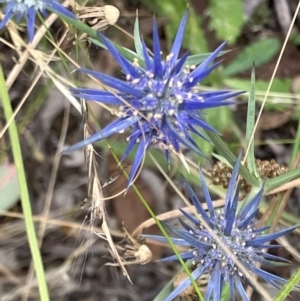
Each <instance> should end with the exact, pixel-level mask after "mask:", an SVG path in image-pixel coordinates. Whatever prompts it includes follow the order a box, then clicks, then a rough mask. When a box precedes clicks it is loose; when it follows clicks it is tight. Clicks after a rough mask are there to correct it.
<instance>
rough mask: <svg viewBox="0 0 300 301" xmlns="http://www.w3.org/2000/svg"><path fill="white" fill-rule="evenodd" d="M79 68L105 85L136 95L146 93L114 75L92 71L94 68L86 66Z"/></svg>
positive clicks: (141, 95) (139, 95)
mask: <svg viewBox="0 0 300 301" xmlns="http://www.w3.org/2000/svg"><path fill="white" fill-rule="evenodd" d="M78 70H79V71H81V72H84V73H86V74H89V75H91V76H93V77H95V78H97V79H98V80H100V81H101V82H102V83H103V84H105V85H108V86H110V87H112V88H114V89H117V90H120V91H122V92H124V93H129V94H131V95H133V96H135V97H143V96H144V94H145V93H144V92H143V91H141V90H137V89H134V88H132V87H131V86H130V85H129V84H128V83H126V82H123V81H121V80H119V79H116V78H114V77H112V76H109V75H105V74H102V73H99V72H96V71H92V70H88V69H84V68H80V69H78Z"/></svg>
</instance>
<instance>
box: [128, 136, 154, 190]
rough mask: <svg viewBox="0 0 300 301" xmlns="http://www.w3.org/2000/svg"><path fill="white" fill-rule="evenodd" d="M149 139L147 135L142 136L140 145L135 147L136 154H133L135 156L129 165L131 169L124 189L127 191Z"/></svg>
mask: <svg viewBox="0 0 300 301" xmlns="http://www.w3.org/2000/svg"><path fill="white" fill-rule="evenodd" d="M150 139H151V138H150V137H148V136H146V137H143V138H142V139H141V142H140V145H139V147H138V149H137V152H136V155H135V158H134V160H133V164H132V167H131V170H130V173H129V177H128V184H127V187H126V191H128V189H129V187H130V185H131V184H132V182H133V179H134V177H135V176H136V173H137V170H138V168H139V167H140V165H141V163H142V160H143V157H144V154H145V152H146V149H147V148H148V145H149V143H150Z"/></svg>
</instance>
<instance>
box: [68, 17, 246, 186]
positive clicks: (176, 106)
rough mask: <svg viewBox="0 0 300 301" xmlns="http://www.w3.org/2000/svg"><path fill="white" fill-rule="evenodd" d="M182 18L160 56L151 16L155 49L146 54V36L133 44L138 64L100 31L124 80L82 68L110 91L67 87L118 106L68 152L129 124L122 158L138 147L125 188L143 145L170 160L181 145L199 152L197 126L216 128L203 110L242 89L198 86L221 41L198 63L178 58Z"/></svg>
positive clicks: (216, 105)
mask: <svg viewBox="0 0 300 301" xmlns="http://www.w3.org/2000/svg"><path fill="white" fill-rule="evenodd" d="M186 21H187V12H186V13H185V14H184V17H183V19H182V21H181V24H180V26H179V29H178V32H177V34H176V37H175V40H174V43H173V46H172V49H171V52H170V54H169V55H168V56H167V57H166V59H165V60H163V59H162V54H161V48H160V43H159V35H158V29H157V25H156V22H155V20H153V54H150V53H149V51H148V50H147V48H146V45H145V43H144V41H141V42H140V43H136V44H138V45H139V46H140V47H139V49H138V47H137V50H136V51H137V53H140V57H139V59H140V61H141V60H142V61H143V64H139V63H138V62H139V59H136V60H134V62H130V61H128V60H127V59H126V58H125V57H124V56H123V55H122V54H121V53H120V52H119V51H118V50H117V49H116V47H115V46H114V45H113V44H112V43H111V42H110V41H109V40H108V39H106V38H105V37H104V36H103V35H101V34H99V35H100V36H101V38H102V41H103V43H104V44H105V46H106V48H107V49H108V50H109V51H110V52H111V54H112V55H113V56H114V58H115V59H116V60H117V62H118V63H119V65H120V66H121V68H122V70H123V73H124V77H125V78H126V80H119V79H116V78H114V77H111V76H108V75H105V74H102V73H99V72H95V71H91V70H87V69H80V70H81V71H82V72H84V73H85V74H88V75H91V76H93V77H95V78H96V79H98V80H100V81H101V82H102V83H104V84H105V85H107V86H109V87H111V88H113V89H114V91H103V90H97V89H87V88H76V89H72V90H71V91H72V92H73V94H74V96H76V97H82V98H84V99H86V100H93V101H98V102H101V103H105V104H109V105H114V106H118V109H117V110H115V115H116V116H117V119H116V120H115V121H113V122H112V123H111V124H109V125H108V126H106V127H105V128H104V129H102V130H101V131H99V132H97V133H96V134H94V135H92V136H91V137H89V138H88V139H86V140H83V141H81V142H79V143H77V144H75V145H74V146H71V147H70V148H69V149H68V150H67V151H66V152H70V151H73V150H75V149H78V148H81V147H84V146H86V145H88V144H90V143H94V142H96V141H98V140H101V139H104V138H107V137H109V136H111V135H112V134H115V133H118V132H123V131H124V130H126V129H127V128H131V131H130V134H129V136H128V138H127V139H128V146H127V148H126V150H125V152H124V155H123V157H122V159H121V161H122V160H124V159H125V158H126V157H127V156H128V154H129V152H130V151H131V150H132V149H133V147H134V146H135V145H136V144H139V146H138V149H137V152H136V156H135V159H134V161H133V165H132V169H131V172H130V175H129V180H128V187H129V186H130V184H131V182H132V180H133V179H134V177H135V175H136V172H137V170H138V167H139V166H140V164H141V162H142V160H143V158H144V155H145V151H146V149H147V148H149V147H150V146H157V147H160V148H162V149H163V150H164V151H165V154H166V157H167V160H168V162H170V153H171V152H172V151H173V150H175V151H176V152H180V149H181V148H180V144H183V145H185V146H186V147H187V148H189V149H191V150H193V151H195V152H197V153H199V154H200V155H201V154H202V152H201V151H200V150H199V148H198V146H197V145H196V143H195V142H194V140H193V138H192V136H191V133H195V134H197V135H199V136H201V137H203V138H205V136H204V135H203V133H201V132H200V131H199V129H198V128H202V129H205V130H209V131H215V130H214V129H213V128H212V127H211V126H210V125H209V124H208V123H207V122H206V121H205V118H204V117H203V112H202V110H203V109H207V108H215V107H219V106H224V105H227V104H229V102H222V100H226V99H228V98H231V97H233V96H236V95H238V94H240V93H241V92H230V91H225V90H222V91H212V92H201V91H200V89H199V87H198V86H197V84H198V83H199V82H200V81H202V80H203V79H205V78H206V77H207V76H208V75H209V74H210V73H211V71H212V70H213V69H214V68H215V67H216V66H217V65H218V64H214V65H212V63H213V61H214V59H215V58H216V57H217V56H218V55H219V54H220V52H221V50H222V48H223V47H224V45H225V43H224V44H222V45H221V46H220V47H219V48H217V49H216V50H215V51H214V52H213V53H211V54H210V55H209V56H208V57H207V58H206V59H205V60H204V61H203V62H202V63H201V64H200V65H198V66H197V67H196V66H189V65H188V61H187V59H188V53H186V54H184V55H183V56H182V57H181V58H179V52H180V48H181V44H182V40H183V36H184V31H185V26H186ZM139 41H140V40H139ZM137 57H138V55H137ZM66 152H65V153H66Z"/></svg>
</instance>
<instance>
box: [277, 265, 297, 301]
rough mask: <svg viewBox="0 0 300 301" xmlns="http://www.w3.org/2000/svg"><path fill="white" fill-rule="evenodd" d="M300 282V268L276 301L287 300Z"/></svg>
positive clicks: (282, 289)
mask: <svg viewBox="0 0 300 301" xmlns="http://www.w3.org/2000/svg"><path fill="white" fill-rule="evenodd" d="M299 281H300V268H298V270H297V271H296V273H294V274H293V276H292V277H291V278H290V280H289V281H288V282H287V283H286V284H285V285H284V286H283V287H282V288H281V290H280V291H279V293H278V294H277V296H276V297H275V299H274V301H284V300H287V299H286V298H287V296H288V295H289V293H290V292H291V291H292V290H293V288H294V287H295V286H296V285H297V284H298V282H299Z"/></svg>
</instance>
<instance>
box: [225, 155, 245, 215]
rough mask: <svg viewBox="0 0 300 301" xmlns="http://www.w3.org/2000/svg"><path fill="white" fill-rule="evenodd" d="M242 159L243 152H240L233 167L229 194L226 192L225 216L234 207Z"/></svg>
mask: <svg viewBox="0 0 300 301" xmlns="http://www.w3.org/2000/svg"><path fill="white" fill-rule="evenodd" d="M241 159H242V153H240V155H239V157H238V158H237V161H236V163H235V165H234V168H233V170H232V174H231V178H230V181H229V185H228V189H227V194H226V205H225V218H227V217H228V215H229V212H230V208H231V207H232V202H233V200H234V195H235V194H234V190H235V189H236V181H237V177H238V175H239V168H240V163H241Z"/></svg>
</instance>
